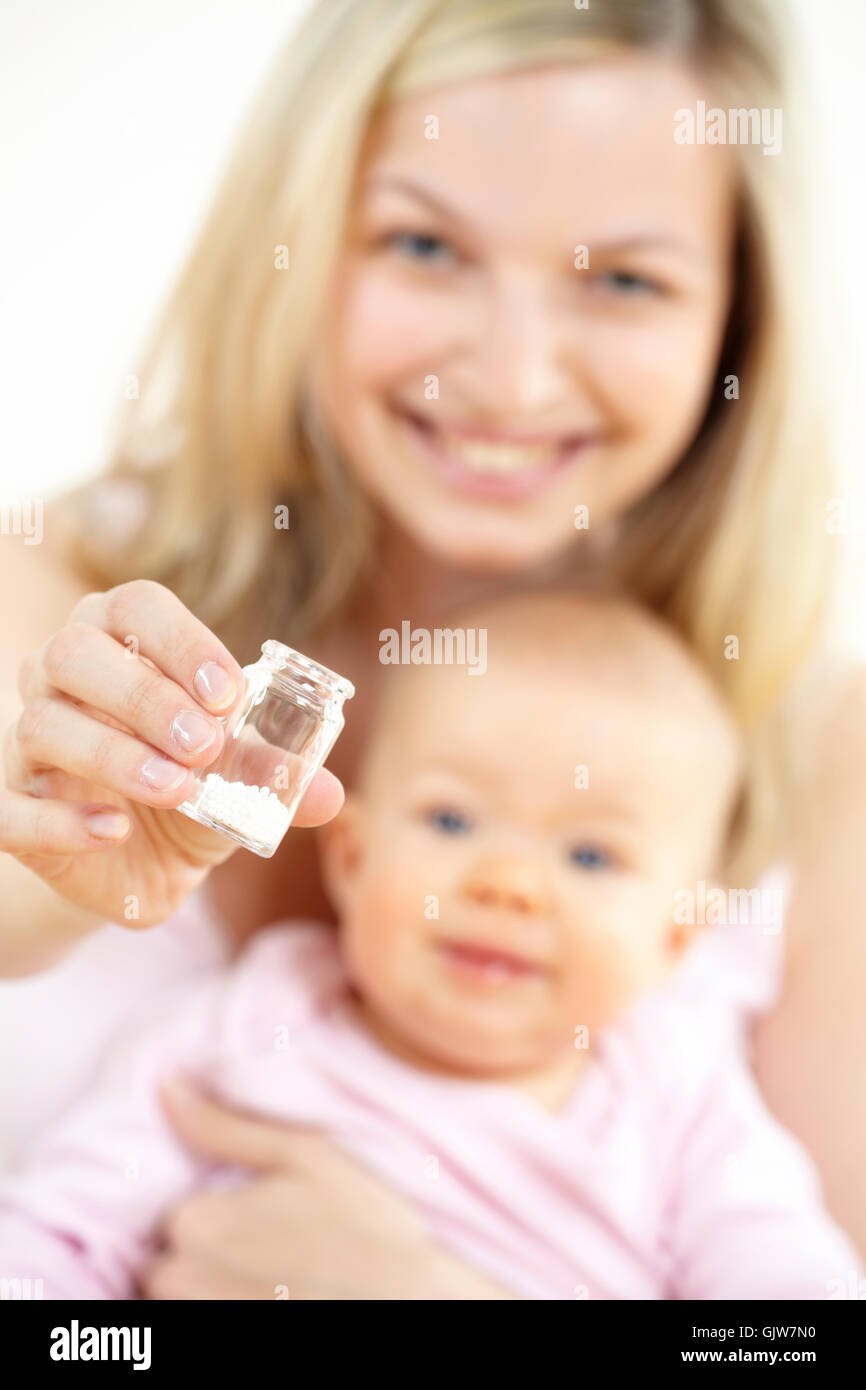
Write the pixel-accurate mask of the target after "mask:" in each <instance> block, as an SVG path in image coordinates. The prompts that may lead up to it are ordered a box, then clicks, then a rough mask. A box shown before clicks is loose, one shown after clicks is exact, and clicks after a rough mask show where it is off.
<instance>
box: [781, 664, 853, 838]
mask: <svg viewBox="0 0 866 1390" xmlns="http://www.w3.org/2000/svg"><path fill="white" fill-rule="evenodd" d="M787 742H788V748H789V751H790V759H791V764H792V766H793V768H794V772H795V778H796V786H797V794H798V806H797V808H796V809H797V812H798V815H797V821H798V822H799V823H800V825H801V827H808V825H809V824H810V823H813V822H814V821H815V820H816V818H817V819H819V820H820V821H821V822H822V823H823V824H824V825H825V826H826V823H827V817H828V816H829V817H831V818H835V817H836V816H838V815H841V816H842V817H844V816H845V815H846V806H847V803H848V799H849V797H851V796H853V797H854V798H855V799H856V802H857V804H860V803H862V801H863V792H862V788H863V784H864V778H866V662H863V661H860V660H857V659H855V658H853V657H850V656H843V655H838V656H830V655H826V656H825V657H823V658H822V660H821V661H820V662H818V663H816V664H815V665H814V666H813V667H811V668H810V669H809V670H807V671H806V672H805V673H804V674H803V676H802V677H801V679H800V680H799V682H798V683H797V685H796V686H795V687H794V690H793V691H792V698H791V700H790V703H789V708H788V714H787Z"/></svg>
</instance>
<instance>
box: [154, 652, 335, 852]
mask: <svg viewBox="0 0 866 1390" xmlns="http://www.w3.org/2000/svg"><path fill="white" fill-rule="evenodd" d="M243 673H244V676H245V678H246V688H245V691H244V695H243V698H242V699H241V701H240V703H239V704H238V706H237V708H236V709H235V710H234V711H233V713H232V714H230V715H228V716H225V717H223V718H222V719H221V721H220V722H221V723H222V724H223V726H224V728H225V745H224V747H223V751H222V753H221V754H220V756H219V758H218V759H217V760H216V762H215V763H211V764H210V765H209V766H207V767H203V768H201V769H195V770H194V775H195V777H196V781H197V788H196V790H195V791H194V793H193V794H192V796H189V797H187V799H186V801H183V802H181V804H180V806H178V807H177V808H176V809H177V810H178V811H181V812H183V814H184V815H185V816H189V817H190V818H191V819H192V820H195V821H198V822H199V823H200V824H201V825H207V826H209V827H210V829H211V830H218V831H220V832H221V833H222V834H223V835H228V836H229V838H230V839H232V840H236V841H237V843H238V844H239V845H243V846H244V848H245V849H249V850H252V851H253V853H254V854H260V855H261V856H262V858H264V859H270V857H271V855H272V854H273V853H274V851H275V850H276V848H277V846H278V844H279V843H280V840H281V839H282V838H283V836H284V835H285V833H286V831H287V830H288V828H289V826H290V825H291V823H292V818H293V816H294V814H295V811H296V810H297V809H298V804H299V803H300V801H301V798H302V797H303V795H304V792H305V791H306V790H307V787H308V786H309V785H310V782H311V781H312V780H313V777H314V776H315V774H316V772H317V771H318V769H319V768H320V767H321V766H322V763H323V762H324V761H325V758H326V757H327V756H328V754H329V752H330V751H331V748H332V747H333V746H334V743H335V741H336V739H337V737H338V735H339V733H340V731H341V730H342V728H343V723H344V720H343V701H344V700H350V699H351V698H352V696H353V695H354V693H355V687H354V686H353V685H352V684H351V682H350V681H347V680H344V679H343V677H342V676H338V675H337V673H336V672H335V671H329V670H328V668H327V666H320V665H319V663H318V662H317V661H311V660H310V658H309V657H307V656H303V655H302V654H301V653H300V652H296V651H293V649H292V648H291V647H286V646H284V644H283V643H282V642H275V641H273V640H269V641H267V642H264V643H263V644H262V655H261V657H260V658H259V660H258V661H256V662H254V663H253V664H252V665H250V666H244V668H243Z"/></svg>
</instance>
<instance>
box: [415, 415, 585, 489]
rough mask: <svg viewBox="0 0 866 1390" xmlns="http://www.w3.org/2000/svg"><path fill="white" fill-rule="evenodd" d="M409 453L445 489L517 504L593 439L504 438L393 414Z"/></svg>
mask: <svg viewBox="0 0 866 1390" xmlns="http://www.w3.org/2000/svg"><path fill="white" fill-rule="evenodd" d="M395 413H396V415H397V418H398V419H399V420H400V421H401V423H402V424H403V425H404V426H405V428H406V431H407V433H408V435H409V437H410V439H411V441H412V447H413V448H414V449H415V450H416V451H418V452H419V453H420V454H421V456H422V457H423V459H424V461H425V464H427V465H428V466H432V468H433V469H434V470H435V472H436V474H437V475H438V476H439V477H440V478H441V479H442V480H443V481H444V482H445V483H447V484H448V485H449V486H450V487H453V488H455V489H456V490H457V491H458V492H463V493H467V494H469V495H470V496H477V497H486V498H489V499H490V500H494V501H495V500H500V501H518V500H520V499H521V498H523V497H526V496H528V495H529V494H531V493H535V492H537V491H540V490H541V489H543V488H544V487H545V486H546V484H547V483H549V482H550V481H551V479H552V478H554V477H556V476H557V475H558V474H560V473H562V472H563V471H564V470H565V469H567V468H573V467H574V466H575V465H578V464H579V463H580V462H581V461H582V460H583V458H584V456H585V454H586V452H587V450H588V449H589V448H590V447H591V446H592V445H593V444H594V443H596V442H597V439H598V436H596V435H592V434H586V435H572V436H560V437H558V438H557V437H554V436H548V437H547V438H546V439H545V438H544V437H543V436H540V435H536V436H534V437H533V436H526V437H523V438H518V437H510V438H509V437H508V436H503V435H501V434H495V433H494V432H492V431H487V430H482V429H480V428H475V427H466V426H448V425H446V426H444V427H440V426H439V425H436V424H434V423H433V422H432V421H431V420H430V419H429V418H424V417H422V416H420V415H417V414H415V413H414V412H411V411H408V410H402V409H399V408H398V409H397V410H396V412H395Z"/></svg>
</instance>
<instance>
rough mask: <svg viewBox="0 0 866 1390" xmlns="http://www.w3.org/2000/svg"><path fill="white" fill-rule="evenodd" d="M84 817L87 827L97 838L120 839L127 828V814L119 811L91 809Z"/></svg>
mask: <svg viewBox="0 0 866 1390" xmlns="http://www.w3.org/2000/svg"><path fill="white" fill-rule="evenodd" d="M85 819H86V823H87V829H88V830H89V831H90V833H91V835H95V836H96V838H97V839H98V840H122V839H123V837H124V835H125V834H126V832H127V830H128V829H129V816H125V815H123V813H122V812H121V811H93V812H92V813H91V814H90V815H89V816H87V817H86V818H85Z"/></svg>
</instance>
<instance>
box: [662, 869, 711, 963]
mask: <svg viewBox="0 0 866 1390" xmlns="http://www.w3.org/2000/svg"><path fill="white" fill-rule="evenodd" d="M705 886H706V891H707V894H709V893H710V892H711V890H712V889H714V888H716V887H717V886H718V885H717V884H716V883H714V882H708V883H706V885H705ZM696 898H697V895H696V894H695V893H694V892H693V891H692V890H691V889H689V890H683V892H681V893H677V895H676V899H675V907H674V912H673V915H672V917H671V921H670V926H669V927H668V941H667V944H668V951H669V952H670V956H671V959H672V960H679V959H680V957H681V956H683V955H684V954H685V952H686V951H687V950H688V949H689V947H690V946H691V945H692V943H693V942H694V941H695V940H696V938H697V937H698V936H699V935H700V934H701V932H704V931H706V920H707V919H706V914H705V909H704V907H703V906H702V903H701V902H700V901H696Z"/></svg>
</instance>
